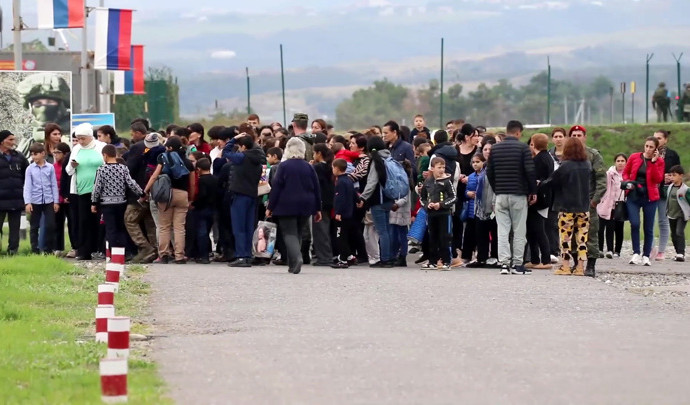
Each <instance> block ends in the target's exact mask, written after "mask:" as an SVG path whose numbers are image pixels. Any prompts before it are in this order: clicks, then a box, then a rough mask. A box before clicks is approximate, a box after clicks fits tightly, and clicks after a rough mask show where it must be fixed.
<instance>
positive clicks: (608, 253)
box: [606, 251, 613, 259]
mask: <svg viewBox="0 0 690 405" xmlns="http://www.w3.org/2000/svg"><path fill="white" fill-rule="evenodd" d="M606 258H607V259H613V252H611V251H608V252H606Z"/></svg>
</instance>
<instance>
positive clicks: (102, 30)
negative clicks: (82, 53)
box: [94, 8, 132, 70]
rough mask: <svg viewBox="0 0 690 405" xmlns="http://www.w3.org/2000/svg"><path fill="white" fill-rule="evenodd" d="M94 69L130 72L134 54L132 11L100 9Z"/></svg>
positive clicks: (98, 12)
mask: <svg viewBox="0 0 690 405" xmlns="http://www.w3.org/2000/svg"><path fill="white" fill-rule="evenodd" d="M94 13H95V14H96V46H95V48H96V49H95V54H94V69H100V70H104V69H107V70H129V69H130V65H131V54H132V49H131V48H132V10H120V9H114V8H98V9H96V10H94Z"/></svg>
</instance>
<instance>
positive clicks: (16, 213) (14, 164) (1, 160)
mask: <svg viewBox="0 0 690 405" xmlns="http://www.w3.org/2000/svg"><path fill="white" fill-rule="evenodd" d="M15 145H16V139H15V137H14V135H13V134H12V132H10V131H8V130H4V131H0V235H1V234H2V225H3V223H4V222H5V217H7V222H8V223H9V227H10V237H9V245H8V248H7V251H8V253H9V254H11V255H13V254H16V253H17V249H19V223H20V221H21V217H22V211H24V195H23V191H24V173H25V172H26V168H27V167H29V161H28V160H26V158H25V157H24V155H22V154H21V153H19V152H17V151H16V150H14V148H15Z"/></svg>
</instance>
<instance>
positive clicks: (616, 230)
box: [599, 217, 625, 255]
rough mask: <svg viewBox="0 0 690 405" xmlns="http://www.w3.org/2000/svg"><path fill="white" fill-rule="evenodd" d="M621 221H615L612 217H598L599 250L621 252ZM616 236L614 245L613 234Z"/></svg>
mask: <svg viewBox="0 0 690 405" xmlns="http://www.w3.org/2000/svg"><path fill="white" fill-rule="evenodd" d="M623 225H625V222H623V221H615V220H613V219H604V218H602V217H599V251H600V252H604V251H606V252H613V253H618V254H619V255H620V254H621V247H622V246H623ZM614 235H615V236H616V244H615V247H614V243H613V236H614ZM604 236H605V237H606V250H604Z"/></svg>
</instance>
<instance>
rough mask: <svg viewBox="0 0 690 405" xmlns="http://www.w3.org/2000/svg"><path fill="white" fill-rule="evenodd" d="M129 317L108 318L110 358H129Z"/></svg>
mask: <svg viewBox="0 0 690 405" xmlns="http://www.w3.org/2000/svg"><path fill="white" fill-rule="evenodd" d="M130 324H131V323H130V320H129V317H127V316H115V317H112V318H108V358H109V359H114V358H119V357H123V358H127V357H129V328H130Z"/></svg>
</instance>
